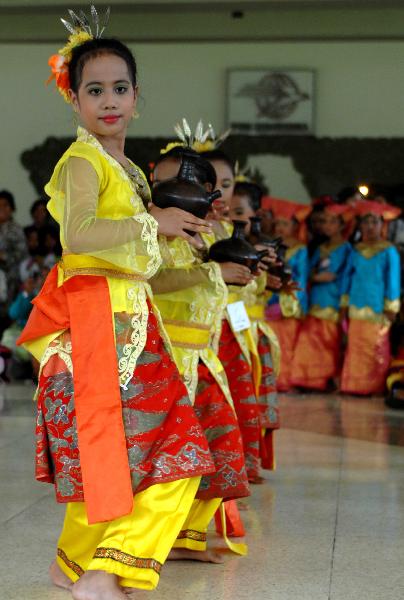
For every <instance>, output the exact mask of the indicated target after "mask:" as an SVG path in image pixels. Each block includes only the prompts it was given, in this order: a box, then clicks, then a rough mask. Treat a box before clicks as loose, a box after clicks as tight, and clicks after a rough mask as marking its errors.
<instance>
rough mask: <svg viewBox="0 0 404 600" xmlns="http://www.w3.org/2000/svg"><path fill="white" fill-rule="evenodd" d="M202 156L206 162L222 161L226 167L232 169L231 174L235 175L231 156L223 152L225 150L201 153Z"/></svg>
mask: <svg viewBox="0 0 404 600" xmlns="http://www.w3.org/2000/svg"><path fill="white" fill-rule="evenodd" d="M201 156H202V157H203V158H206V160H208V161H209V162H210V161H212V160H221V161H223V162H224V163H226V165H227V166H228V167H230V170H231V172H232V173H233V175H234V174H235V169H234V162H233V161H232V160H231V158H230V157H229V156H227V154H225V153H224V152H223V150H219V149H217V150H206V151H205V152H201Z"/></svg>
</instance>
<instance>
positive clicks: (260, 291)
mask: <svg viewBox="0 0 404 600" xmlns="http://www.w3.org/2000/svg"><path fill="white" fill-rule="evenodd" d="M236 180H237V183H236V186H235V188H234V193H233V197H232V199H231V202H230V211H229V215H230V217H231V218H233V219H239V220H242V221H245V222H246V232H247V233H249V232H250V229H251V221H250V219H254V218H255V217H256V215H258V214H261V212H262V211H261V201H262V197H263V190H262V188H261V187H260V186H259V185H258V184H257V183H255V182H253V181H251V180H249V179H248V178H246V177H245V176H244V175H240V176H238V177H236ZM259 218H261V217H259ZM258 222H259V224H260V223H261V222H260V221H258ZM258 237H259V236H258ZM281 285H282V284H281V281H280V279H278V278H277V277H274V276H272V275H270V274H268V273H267V272H262V273H261V275H260V276H259V277H258V278H257V291H256V294H255V296H254V297H252V298H251V302H250V303H249V304H247V306H246V308H247V313H248V316H249V318H250V321H251V325H252V332H253V336H254V340H255V342H256V344H257V349H258V354H259V358H260V362H261V381H260V386H259V390H258V404H259V406H260V409H261V410H260V414H261V423H260V424H261V431H262V437H261V443H260V458H261V466H262V467H263V468H264V469H268V470H273V469H275V465H276V460H275V444H274V439H275V431H276V430H277V429H279V427H280V421H279V401H278V394H277V391H276V377H277V374H278V373H279V367H280V347H279V343H278V339H277V337H276V335H275V332H274V331H272V329H271V327H270V325H269V323H268V322H267V321H266V320H265V306H266V304H267V302H268V300H269V298H270V297H271V295H272V292H271V291H269V290H268V286H270V287H271V288H272V289H279V288H280V287H281ZM261 481H262V478H261V477H260V475H258V474H257V476H256V478H255V482H256V483H260V482H261Z"/></svg>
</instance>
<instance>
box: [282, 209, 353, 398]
mask: <svg viewBox="0 0 404 600" xmlns="http://www.w3.org/2000/svg"><path fill="white" fill-rule="evenodd" d="M352 216H353V214H352V211H351V210H350V207H349V206H347V205H345V204H329V205H327V206H325V207H324V210H323V220H322V231H323V233H324V235H326V236H327V238H328V241H327V242H325V243H323V244H321V245H320V246H318V247H317V249H316V250H315V251H314V254H313V255H312V257H311V259H310V283H311V286H310V290H309V314H308V316H307V317H306V319H305V320H304V322H303V324H302V327H301V329H300V332H299V337H298V340H297V345H296V348H295V352H294V356H293V363H292V384H293V385H295V386H298V387H302V388H308V389H312V390H322V391H324V390H326V389H327V387H328V386H329V385H330V384H331V385H333V384H334V385H335V381H334V380H335V379H336V378H337V377H338V376H339V374H340V370H341V343H342V339H341V338H342V335H341V334H342V331H341V325H340V308H341V294H342V283H343V281H344V275H345V271H346V269H347V268H348V263H349V259H350V254H351V246H350V244H349V243H348V242H346V241H345V240H344V238H343V231H344V229H345V228H346V225H347V223H348V222H349V220H350V219H351V218H352Z"/></svg>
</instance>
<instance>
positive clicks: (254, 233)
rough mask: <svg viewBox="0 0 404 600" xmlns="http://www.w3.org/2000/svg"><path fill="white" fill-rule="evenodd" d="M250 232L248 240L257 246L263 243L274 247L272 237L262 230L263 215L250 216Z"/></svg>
mask: <svg viewBox="0 0 404 600" xmlns="http://www.w3.org/2000/svg"><path fill="white" fill-rule="evenodd" d="M250 223H251V227H250V233H249V235H248V241H249V242H250V243H251V244H252V245H253V246H256V245H258V244H262V245H263V246H269V247H272V248H274V242H273V241H272V240H271V238H270V237H269V236H267V235H265V234H264V233H262V231H261V217H250Z"/></svg>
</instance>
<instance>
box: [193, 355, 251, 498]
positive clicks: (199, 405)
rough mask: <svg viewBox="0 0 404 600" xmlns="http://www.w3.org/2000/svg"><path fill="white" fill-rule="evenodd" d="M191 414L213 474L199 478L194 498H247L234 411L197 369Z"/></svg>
mask: <svg viewBox="0 0 404 600" xmlns="http://www.w3.org/2000/svg"><path fill="white" fill-rule="evenodd" d="M194 410H195V413H196V416H197V417H198V419H199V422H200V424H201V425H202V428H203V430H204V433H205V435H206V438H207V440H208V443H209V449H210V452H211V454H212V456H213V461H214V463H215V467H216V473H214V474H212V475H205V476H204V477H202V480H201V483H200V487H199V491H198V493H197V495H196V497H197V498H200V499H203V500H207V499H209V498H225V499H231V498H242V497H244V496H249V494H250V491H249V486H248V480H247V473H246V469H245V464H244V453H243V442H242V439H241V433H240V428H239V425H238V423H237V417H236V415H235V413H234V410H233V409H232V407H231V406H230V405H229V403H228V402H227V400H226V398H225V396H224V394H223V392H222V390H221V389H220V386H219V385H218V383H217V382H216V380H215V379H214V377H213V375H212V374H211V372H210V371H209V369H208V368H207V367H206V366H205V365H204V364H203V363H199V366H198V387H197V392H196V398H195V404H194Z"/></svg>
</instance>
